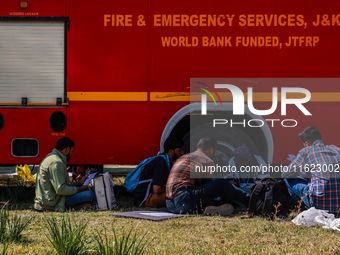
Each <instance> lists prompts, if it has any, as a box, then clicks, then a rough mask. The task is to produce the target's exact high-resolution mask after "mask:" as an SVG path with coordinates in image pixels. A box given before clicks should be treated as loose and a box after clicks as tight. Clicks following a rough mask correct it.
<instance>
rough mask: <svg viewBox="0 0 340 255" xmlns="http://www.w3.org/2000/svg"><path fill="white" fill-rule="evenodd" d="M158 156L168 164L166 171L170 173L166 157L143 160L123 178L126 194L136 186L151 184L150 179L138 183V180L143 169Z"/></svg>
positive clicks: (167, 157) (168, 161)
mask: <svg viewBox="0 0 340 255" xmlns="http://www.w3.org/2000/svg"><path fill="white" fill-rule="evenodd" d="M159 156H160V157H162V158H164V160H165V161H166V163H167V164H168V170H169V172H170V159H169V156H168V155H158V156H154V157H151V158H147V159H144V160H143V161H142V162H141V163H139V165H138V166H137V167H136V168H135V169H133V170H132V172H130V173H129V174H128V175H127V176H126V178H125V181H124V187H125V188H126V190H127V191H128V192H133V191H134V190H135V189H136V187H137V186H138V184H141V183H146V182H150V183H151V182H152V179H148V180H143V181H139V178H140V175H141V173H142V171H143V169H144V168H145V166H146V165H147V164H149V163H150V162H151V161H152V160H154V159H155V158H156V157H159Z"/></svg>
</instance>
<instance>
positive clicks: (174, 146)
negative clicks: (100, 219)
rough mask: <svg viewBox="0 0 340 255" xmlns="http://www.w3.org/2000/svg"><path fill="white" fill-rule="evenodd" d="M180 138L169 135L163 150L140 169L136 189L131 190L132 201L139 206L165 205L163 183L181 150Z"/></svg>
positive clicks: (181, 142)
mask: <svg viewBox="0 0 340 255" xmlns="http://www.w3.org/2000/svg"><path fill="white" fill-rule="evenodd" d="M183 144H184V143H183V141H182V139H180V138H178V137H175V136H170V137H168V139H166V141H165V142H164V152H163V153H161V154H160V155H163V156H164V157H165V158H166V160H165V159H164V157H162V156H158V157H155V158H154V159H153V160H152V161H151V162H150V163H148V164H147V165H146V166H145V168H144V169H143V170H142V172H141V175H140V178H139V181H140V182H141V183H139V184H138V186H137V187H136V189H135V190H134V191H133V196H134V203H135V205H136V206H140V207H153V208H158V207H163V206H165V184H166V181H167V180H168V176H169V171H170V169H171V166H172V164H173V163H174V162H175V161H176V159H177V158H179V157H181V156H182V155H183V154H184V152H183Z"/></svg>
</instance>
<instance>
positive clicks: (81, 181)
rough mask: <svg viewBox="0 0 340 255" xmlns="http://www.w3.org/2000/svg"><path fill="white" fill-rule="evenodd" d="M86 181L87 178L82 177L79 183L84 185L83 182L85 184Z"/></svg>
mask: <svg viewBox="0 0 340 255" xmlns="http://www.w3.org/2000/svg"><path fill="white" fill-rule="evenodd" d="M86 180H87V177H86V176H84V177H82V178H81V179H80V180H79V181H80V183H81V184H84V182H85V181H86Z"/></svg>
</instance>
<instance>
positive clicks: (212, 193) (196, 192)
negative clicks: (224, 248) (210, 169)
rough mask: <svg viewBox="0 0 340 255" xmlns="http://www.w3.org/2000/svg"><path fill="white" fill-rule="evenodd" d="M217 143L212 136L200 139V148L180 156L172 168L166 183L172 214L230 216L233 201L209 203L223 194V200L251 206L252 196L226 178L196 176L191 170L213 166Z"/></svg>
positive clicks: (168, 203) (168, 202)
mask: <svg viewBox="0 0 340 255" xmlns="http://www.w3.org/2000/svg"><path fill="white" fill-rule="evenodd" d="M216 146H217V142H216V140H215V139H213V138H211V137H204V138H201V139H200V140H199V142H198V144H197V150H196V151H195V152H193V153H190V154H186V155H184V156H182V157H181V158H179V159H178V160H177V161H176V163H175V164H174V166H173V167H172V169H171V172H170V174H169V178H168V181H167V184H166V197H167V200H166V206H167V208H168V210H169V211H170V212H173V213H187V212H194V213H195V212H200V211H202V209H204V208H206V209H205V213H206V214H210V215H213V214H219V215H221V216H227V215H230V214H231V213H232V212H233V210H234V209H233V206H232V205H231V204H223V205H221V206H218V207H216V206H210V205H211V204H212V202H213V200H214V199H215V198H217V197H220V198H221V199H222V201H223V202H224V203H226V202H234V201H236V202H240V203H242V204H244V205H245V206H247V207H248V204H249V195H247V193H245V192H244V191H242V190H241V189H239V188H237V187H236V186H234V185H233V184H231V183H230V182H229V181H228V180H226V179H219V180H214V181H211V182H206V181H207V180H205V183H204V180H203V179H195V178H192V177H191V176H190V171H195V168H196V166H200V167H202V166H214V162H213V160H212V159H211V157H212V156H213V155H214V154H215V150H216Z"/></svg>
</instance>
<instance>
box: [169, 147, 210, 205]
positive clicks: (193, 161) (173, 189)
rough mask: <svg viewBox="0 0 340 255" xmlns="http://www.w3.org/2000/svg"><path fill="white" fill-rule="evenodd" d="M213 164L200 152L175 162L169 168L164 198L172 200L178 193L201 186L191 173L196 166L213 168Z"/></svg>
mask: <svg viewBox="0 0 340 255" xmlns="http://www.w3.org/2000/svg"><path fill="white" fill-rule="evenodd" d="M213 165H214V162H213V161H212V160H211V159H210V158H209V157H208V156H207V155H205V154H204V153H203V152H202V151H201V150H199V149H198V150H196V151H195V152H193V153H190V154H186V155H184V156H182V157H180V158H179V159H177V160H176V162H175V164H174V166H173V167H172V168H171V171H170V174H169V177H168V181H167V183H166V197H167V198H169V199H174V198H175V197H176V196H177V195H178V194H179V193H181V192H182V191H185V190H186V189H187V188H195V187H198V186H200V185H201V179H197V178H192V177H191V176H190V173H191V172H194V171H195V168H196V166H200V167H203V166H213Z"/></svg>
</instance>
